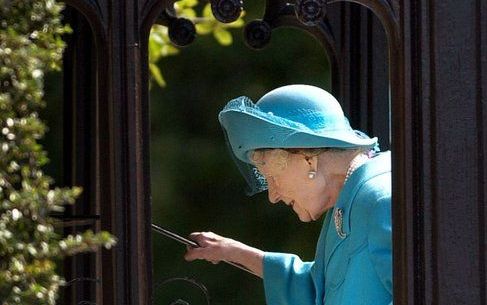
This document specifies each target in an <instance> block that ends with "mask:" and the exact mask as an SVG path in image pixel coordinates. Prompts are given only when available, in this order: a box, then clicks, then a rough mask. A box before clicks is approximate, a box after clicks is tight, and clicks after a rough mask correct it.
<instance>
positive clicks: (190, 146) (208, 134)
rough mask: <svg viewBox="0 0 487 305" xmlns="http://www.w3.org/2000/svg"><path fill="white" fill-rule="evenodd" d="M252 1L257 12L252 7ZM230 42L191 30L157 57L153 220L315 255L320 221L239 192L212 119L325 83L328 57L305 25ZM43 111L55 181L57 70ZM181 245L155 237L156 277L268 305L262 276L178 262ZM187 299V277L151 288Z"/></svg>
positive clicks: (163, 297)
mask: <svg viewBox="0 0 487 305" xmlns="http://www.w3.org/2000/svg"><path fill="white" fill-rule="evenodd" d="M253 7H255V8H256V9H254V8H253ZM257 8H259V9H261V5H259V4H258V3H257V4H247V2H246V10H247V14H246V16H245V18H244V19H245V20H246V22H248V21H250V20H253V19H256V18H260V16H261V14H262V12H261V11H258V9H257ZM232 34H233V37H234V42H233V44H232V45H230V46H228V47H224V46H221V45H219V44H218V43H217V42H216V40H215V39H214V38H213V37H211V36H198V37H197V39H196V40H195V42H194V43H193V44H191V45H190V46H188V47H186V48H182V49H181V52H180V53H179V54H178V55H176V56H172V57H166V58H163V59H162V60H161V62H160V63H159V66H160V68H161V70H162V73H163V75H164V78H165V80H166V82H167V86H166V87H164V88H160V87H158V86H157V85H153V86H152V88H151V104H150V107H151V110H150V112H151V150H150V154H151V182H152V190H151V193H152V217H153V222H155V223H158V224H161V225H163V226H165V227H167V228H170V229H171V230H173V231H175V232H177V233H180V234H181V235H188V234H189V233H191V232H193V231H213V232H215V233H218V234H220V235H223V236H227V237H231V238H234V239H237V240H239V241H242V242H244V243H247V244H249V245H252V246H255V247H258V248H260V249H263V250H266V251H275V252H290V253H295V254H298V255H300V256H301V257H302V259H303V260H312V259H313V256H314V247H315V242H316V241H317V238H318V235H319V231H320V228H321V220H319V221H317V222H316V223H310V224H304V223H301V222H300V221H299V219H298V218H297V216H296V215H295V214H294V213H293V212H292V210H291V209H289V208H287V207H285V206H284V205H273V206H271V205H270V204H269V203H268V201H267V194H266V193H262V194H258V195H256V196H254V197H247V196H246V195H245V194H244V187H245V185H244V180H243V179H242V178H241V177H240V174H239V172H238V170H237V168H236V167H235V166H234V164H233V161H232V159H231V157H230V155H229V153H228V151H227V148H226V145H225V143H224V139H223V133H222V131H221V128H220V125H219V123H218V120H217V115H218V112H219V111H220V110H221V109H222V108H223V106H224V105H225V104H226V102H227V101H229V100H230V99H232V98H235V97H238V96H241V95H247V96H249V97H250V98H252V99H253V100H254V101H256V100H258V99H259V98H260V97H261V96H262V95H263V94H265V93H266V92H267V91H269V90H272V89H274V88H276V87H279V86H283V85H287V84H294V83H302V84H311V85H316V86H319V87H322V88H324V89H330V84H331V81H330V71H329V64H328V59H327V56H326V54H325V53H324V51H323V49H322V48H321V47H320V46H319V43H318V42H317V41H316V40H314V38H312V37H311V36H309V35H307V34H305V33H304V32H303V31H300V30H297V29H292V28H284V29H278V30H275V31H273V33H272V35H273V36H272V40H271V43H270V44H269V46H268V47H267V48H266V49H264V50H261V51H254V50H251V49H249V48H248V47H247V46H245V44H244V42H243V37H242V29H235V30H232ZM45 99H46V101H47V104H48V107H47V109H46V111H44V112H43V113H42V117H43V118H44V119H45V120H46V121H47V123H48V126H49V128H50V131H49V133H48V134H47V136H46V138H45V140H44V144H45V145H46V148H47V150H48V152H49V156H50V158H51V160H52V161H51V163H50V164H49V165H48V166H47V168H46V171H47V172H48V173H49V174H50V175H52V176H53V177H54V178H55V179H56V181H62V173H63V169H62V164H63V163H62V162H63V161H62V159H61V158H62V142H63V141H69V136H68V135H63V130H62V126H63V119H62V113H63V109H62V108H63V107H62V76H61V73H56V74H50V75H48V76H47V82H46V98H45ZM184 252H185V248H184V246H181V245H180V244H177V243H175V242H173V241H172V240H169V239H166V238H164V237H161V236H158V235H153V259H154V269H153V270H154V283H155V284H157V283H158V282H160V281H162V280H164V279H168V278H172V277H188V278H192V279H195V280H196V281H198V282H200V283H203V284H204V285H205V286H206V287H207V289H208V291H209V294H210V296H211V299H212V300H211V303H212V304H215V305H218V304H249V305H251V304H265V299H264V291H263V285H262V281H261V280H260V279H259V278H257V277H255V276H253V275H250V274H247V273H245V272H244V271H241V270H239V269H236V268H234V267H232V266H228V265H226V264H219V265H212V264H210V263H207V262H203V261H199V262H192V263H187V262H185V261H184V259H183V255H184ZM179 298H181V299H184V300H187V301H188V302H190V303H191V304H202V301H203V299H202V293H201V292H200V291H199V290H198V289H195V287H194V286H192V285H191V284H189V283H185V282H173V283H170V284H167V285H163V286H158V287H157V288H156V289H154V304H170V303H171V302H173V301H174V300H177V299H179Z"/></svg>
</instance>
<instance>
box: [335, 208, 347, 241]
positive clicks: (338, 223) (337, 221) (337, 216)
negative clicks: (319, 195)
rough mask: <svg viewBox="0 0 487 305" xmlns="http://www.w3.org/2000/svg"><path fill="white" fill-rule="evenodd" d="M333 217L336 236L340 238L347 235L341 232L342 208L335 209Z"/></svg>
mask: <svg viewBox="0 0 487 305" xmlns="http://www.w3.org/2000/svg"><path fill="white" fill-rule="evenodd" d="M333 219H334V220H335V230H336V231H337V234H338V236H339V237H340V238H341V239H343V238H345V237H347V234H346V233H345V232H343V210H342V209H340V208H338V209H335V212H334V213H333Z"/></svg>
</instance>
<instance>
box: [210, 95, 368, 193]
mask: <svg viewBox="0 0 487 305" xmlns="http://www.w3.org/2000/svg"><path fill="white" fill-rule="evenodd" d="M218 119H219V121H220V123H221V125H222V127H223V130H224V132H225V135H226V139H227V143H228V144H229V146H230V149H231V151H232V153H233V155H234V157H235V158H236V159H237V160H238V161H240V162H237V165H239V168H240V169H241V171H242V167H244V169H243V172H242V174H244V177H246V176H247V177H246V179H247V182H248V183H249V184H255V185H250V186H251V189H253V190H252V191H251V192H252V193H255V192H258V191H262V190H265V189H266V188H267V187H266V185H263V183H264V182H265V181H263V180H262V179H263V177H262V176H260V174H259V173H258V171H257V169H256V168H255V167H253V166H252V165H251V161H250V159H249V157H250V156H249V152H251V151H253V150H255V149H260V148H342V149H352V148H370V149H372V148H374V147H376V145H377V138H370V137H368V136H367V135H365V134H364V133H363V132H360V131H357V130H353V129H352V128H351V127H350V124H349V122H348V120H347V118H346V117H345V115H344V113H343V110H342V108H341V107H340V104H339V103H338V101H337V100H336V99H335V98H334V97H333V96H332V95H331V94H330V93H328V92H326V91H325V90H323V89H321V88H318V87H314V86H309V85H288V86H284V87H280V88H277V89H274V90H272V91H270V92H269V93H267V94H265V95H264V96H263V97H262V98H260V99H259V100H258V101H257V103H255V104H254V103H253V102H252V101H251V100H250V98H248V97H245V96H241V97H238V98H236V99H233V100H231V101H230V102H228V104H227V105H226V106H225V107H224V108H223V110H222V111H221V112H220V114H219V116H218ZM237 160H236V161H237ZM241 162H243V163H245V164H241ZM249 171H251V173H250V176H255V177H253V178H251V180H252V181H249V177H248V176H249ZM255 179H257V180H258V181H255ZM259 185H260V186H259ZM256 187H257V188H258V189H256Z"/></svg>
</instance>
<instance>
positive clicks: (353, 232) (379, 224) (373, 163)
mask: <svg viewBox="0 0 487 305" xmlns="http://www.w3.org/2000/svg"><path fill="white" fill-rule="evenodd" d="M340 214H341V215H342V216H340ZM391 231H392V227H391V164H390V153H389V152H386V153H381V154H379V155H378V156H376V157H374V158H372V159H371V160H369V161H368V162H366V163H365V164H364V165H362V166H361V167H359V168H358V169H357V170H355V171H354V172H353V174H352V175H351V176H350V178H349V179H348V180H347V182H346V183H345V185H344V186H343V189H342V191H341V192H340V195H339V197H338V200H337V202H336V204H335V206H334V208H333V209H331V210H329V211H328V212H327V214H326V216H325V220H324V224H323V228H322V230H321V233H320V237H319V240H318V245H317V248H316V255H315V260H314V261H313V262H302V261H301V260H300V259H299V257H297V256H296V255H292V254H284V253H272V252H266V253H265V256H264V276H263V278H264V289H265V295H266V300H267V304H268V305H312V304H316V305H389V304H392V237H391Z"/></svg>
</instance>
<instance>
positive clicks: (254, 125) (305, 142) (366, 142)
mask: <svg viewBox="0 0 487 305" xmlns="http://www.w3.org/2000/svg"><path fill="white" fill-rule="evenodd" d="M218 118H219V121H220V123H221V125H222V126H223V128H224V129H225V131H226V133H227V135H228V140H229V142H230V146H231V148H232V151H233V153H234V154H235V156H236V157H237V158H238V159H240V160H241V161H243V162H246V163H251V162H250V160H249V159H248V152H249V151H252V150H254V149H260V148H342V149H352V148H373V147H374V146H375V145H376V143H377V138H375V137H374V138H368V137H367V138H364V137H361V136H359V135H358V134H357V133H356V132H355V131H354V130H352V129H350V130H327V131H323V132H314V131H312V130H310V129H307V130H298V129H295V128H292V127H290V126H283V125H280V124H278V123H276V122H274V121H272V120H271V119H266V118H264V117H262V116H256V115H254V114H252V113H248V112H243V111H238V110H226V111H222V112H221V113H220V115H219V117H218Z"/></svg>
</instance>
